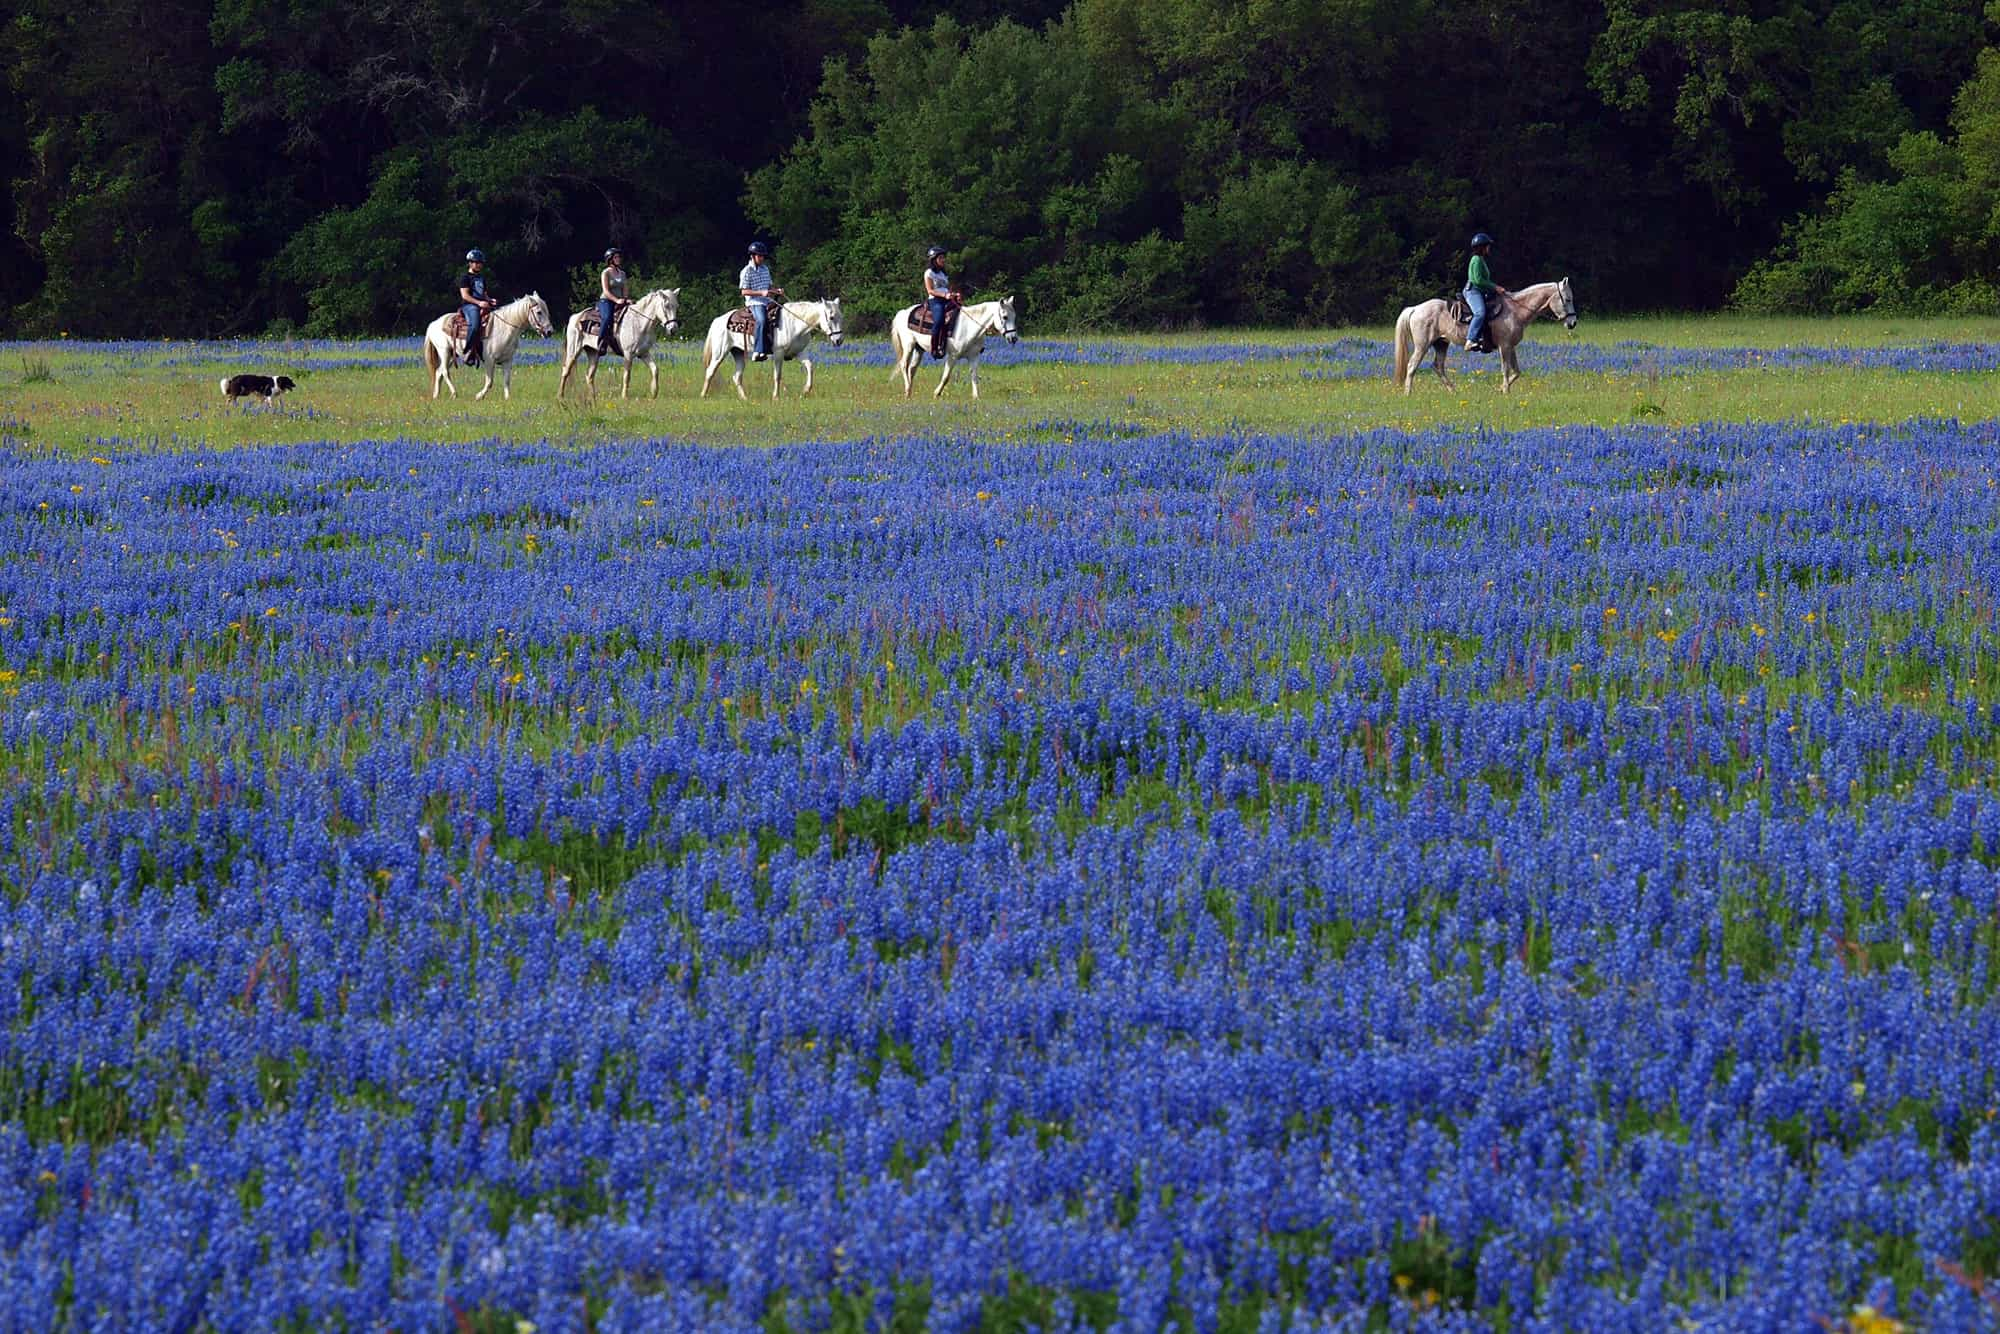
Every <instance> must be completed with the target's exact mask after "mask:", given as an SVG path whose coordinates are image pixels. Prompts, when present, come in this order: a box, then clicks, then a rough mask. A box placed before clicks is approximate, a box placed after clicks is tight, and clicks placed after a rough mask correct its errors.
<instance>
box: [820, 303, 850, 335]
mask: <svg viewBox="0 0 2000 1334" xmlns="http://www.w3.org/2000/svg"><path fill="white" fill-rule="evenodd" d="M819 309H820V319H821V325H820V327H821V328H822V329H824V330H825V331H826V341H827V342H829V343H832V344H833V345H834V346H835V347H839V346H840V340H841V339H842V338H844V337H845V336H846V335H845V334H844V333H843V332H842V330H841V324H840V298H839V297H837V296H830V297H828V298H827V299H826V300H824V301H822V302H820V303H819Z"/></svg>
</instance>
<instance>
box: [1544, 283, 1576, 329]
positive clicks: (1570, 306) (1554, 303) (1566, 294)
mask: <svg viewBox="0 0 2000 1334" xmlns="http://www.w3.org/2000/svg"><path fill="white" fill-rule="evenodd" d="M1549 315H1550V316H1551V318H1554V319H1558V320H1561V321H1562V322H1563V327H1564V328H1565V329H1574V328H1576V293H1575V292H1572V291H1571V290H1570V286H1569V279H1567V278H1565V279H1563V280H1562V281H1561V282H1559V283H1557V284H1556V294H1555V296H1554V298H1553V299H1551V300H1550V302H1549Z"/></svg>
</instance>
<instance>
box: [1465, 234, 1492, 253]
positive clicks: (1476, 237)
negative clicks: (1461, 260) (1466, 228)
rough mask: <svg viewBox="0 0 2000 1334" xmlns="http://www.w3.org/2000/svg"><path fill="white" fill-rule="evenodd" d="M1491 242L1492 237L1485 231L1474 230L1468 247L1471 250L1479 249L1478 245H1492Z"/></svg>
mask: <svg viewBox="0 0 2000 1334" xmlns="http://www.w3.org/2000/svg"><path fill="white" fill-rule="evenodd" d="M1493 244H1494V240H1493V238H1492V237H1490V236H1488V235H1487V234H1486V233H1485V232H1474V233H1473V234H1472V244H1471V245H1470V247H1468V248H1469V249H1472V250H1477V249H1479V247H1481V246H1483V245H1493Z"/></svg>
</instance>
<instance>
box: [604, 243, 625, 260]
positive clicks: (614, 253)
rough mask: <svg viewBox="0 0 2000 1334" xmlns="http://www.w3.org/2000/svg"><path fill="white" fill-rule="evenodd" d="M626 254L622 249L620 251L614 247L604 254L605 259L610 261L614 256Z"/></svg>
mask: <svg viewBox="0 0 2000 1334" xmlns="http://www.w3.org/2000/svg"><path fill="white" fill-rule="evenodd" d="M624 253H625V252H624V251H623V250H620V249H619V248H618V247H617V246H612V247H611V248H610V249H609V250H607V251H605V252H604V258H606V259H607V260H608V259H610V258H611V257H612V256H613V255H622V254H624Z"/></svg>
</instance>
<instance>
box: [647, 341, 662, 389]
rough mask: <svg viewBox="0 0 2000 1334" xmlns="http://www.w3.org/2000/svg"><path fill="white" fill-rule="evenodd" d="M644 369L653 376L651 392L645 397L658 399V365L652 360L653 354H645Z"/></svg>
mask: <svg viewBox="0 0 2000 1334" xmlns="http://www.w3.org/2000/svg"><path fill="white" fill-rule="evenodd" d="M646 369H647V370H648V371H650V372H651V373H652V376H653V391H652V392H651V393H650V394H648V395H647V397H648V398H658V397H659V396H660V363H659V362H657V361H654V360H653V354H652V353H650V352H648V353H647V354H646Z"/></svg>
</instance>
